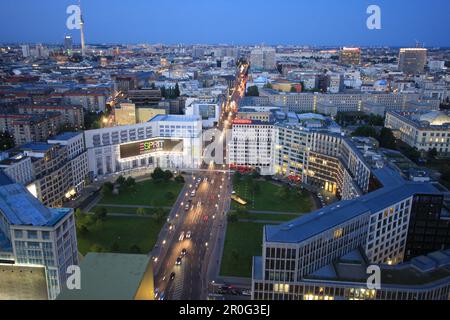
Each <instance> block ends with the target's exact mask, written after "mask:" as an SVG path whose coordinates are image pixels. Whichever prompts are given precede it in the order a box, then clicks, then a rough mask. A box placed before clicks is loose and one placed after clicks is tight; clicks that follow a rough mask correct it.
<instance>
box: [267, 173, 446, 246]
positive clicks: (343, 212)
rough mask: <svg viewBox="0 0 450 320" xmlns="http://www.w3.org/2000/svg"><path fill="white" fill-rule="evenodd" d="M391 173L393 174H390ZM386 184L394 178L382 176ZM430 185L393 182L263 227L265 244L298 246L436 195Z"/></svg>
mask: <svg viewBox="0 0 450 320" xmlns="http://www.w3.org/2000/svg"><path fill="white" fill-rule="evenodd" d="M392 174H393V173H392ZM385 178H386V179H387V180H386V181H393V182H396V179H394V178H393V177H389V175H387V174H386V175H385ZM436 193H439V191H438V190H437V189H436V188H435V187H434V186H433V185H431V184H427V183H412V182H405V183H402V184H399V183H396V184H394V185H393V186H387V187H384V188H381V189H378V190H376V191H374V192H371V193H369V194H367V195H365V196H362V197H360V198H357V199H354V200H348V201H341V202H338V203H336V204H333V205H330V206H327V207H325V208H322V209H321V210H318V211H316V212H313V213H311V214H308V215H305V216H302V217H300V218H298V219H296V220H293V221H291V222H287V223H284V224H281V225H276V226H273V225H270V226H265V237H266V239H265V240H266V241H267V242H282V243H299V242H302V241H305V240H307V239H309V238H311V237H313V236H315V235H318V234H320V233H323V232H325V231H327V230H331V229H333V228H336V227H337V226H339V225H341V224H343V223H345V222H347V221H349V220H352V219H354V218H356V217H358V216H360V215H363V214H366V213H376V212H379V211H381V210H383V209H385V208H387V207H389V206H390V205H392V204H394V203H397V202H399V201H401V200H405V199H407V198H409V197H411V196H412V195H414V194H436Z"/></svg>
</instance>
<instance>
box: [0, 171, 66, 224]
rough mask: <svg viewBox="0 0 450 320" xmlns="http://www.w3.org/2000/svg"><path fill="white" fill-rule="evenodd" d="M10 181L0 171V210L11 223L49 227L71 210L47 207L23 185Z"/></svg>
mask: <svg viewBox="0 0 450 320" xmlns="http://www.w3.org/2000/svg"><path fill="white" fill-rule="evenodd" d="M8 180H9V181H8ZM10 182H11V180H10V179H9V178H7V177H6V175H5V174H4V173H3V172H0V184H1V185H0V211H1V213H2V214H3V215H4V216H5V218H6V219H7V221H8V222H9V223H10V224H12V225H27V226H41V227H50V226H53V225H55V224H56V223H57V222H58V221H60V220H61V219H62V218H63V217H65V216H66V215H67V214H69V213H70V212H71V211H72V210H71V209H50V208H47V207H45V206H44V205H43V204H42V203H41V202H40V201H39V200H38V199H36V198H35V197H33V196H32V195H31V193H29V192H28V190H27V189H26V188H25V187H24V186H22V185H20V184H17V183H10Z"/></svg>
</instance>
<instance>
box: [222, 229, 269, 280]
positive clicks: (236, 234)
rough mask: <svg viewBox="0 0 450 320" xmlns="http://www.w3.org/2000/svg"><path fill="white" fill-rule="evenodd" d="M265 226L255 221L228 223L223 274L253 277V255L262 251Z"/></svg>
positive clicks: (258, 254)
mask: <svg viewBox="0 0 450 320" xmlns="http://www.w3.org/2000/svg"><path fill="white" fill-rule="evenodd" d="M263 227H264V224H261V223H253V222H235V223H228V227H227V235H226V239H225V247H224V251H223V256H222V265H221V268H220V275H221V276H224V277H243V278H251V273H252V260H253V257H254V256H260V255H261V253H262V240H263ZM233 252H234V254H237V256H235V255H234V254H233Z"/></svg>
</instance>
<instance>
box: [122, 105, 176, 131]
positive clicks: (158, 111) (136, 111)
mask: <svg viewBox="0 0 450 320" xmlns="http://www.w3.org/2000/svg"><path fill="white" fill-rule="evenodd" d="M167 109H168V108H167V107H159V106H156V107H151V106H136V104H134V103H130V102H126V101H123V102H120V103H119V104H117V105H116V107H115V109H114V118H115V122H116V125H119V126H126V125H134V124H138V123H144V122H147V121H149V120H151V119H153V118H154V117H156V116H157V115H166V114H168V113H169V112H168V110H167Z"/></svg>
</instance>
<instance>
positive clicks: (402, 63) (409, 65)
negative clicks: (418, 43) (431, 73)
mask: <svg viewBox="0 0 450 320" xmlns="http://www.w3.org/2000/svg"><path fill="white" fill-rule="evenodd" d="M427 52H428V50H427V49H424V48H402V49H400V56H399V61H398V69H399V70H400V71H402V72H404V73H406V74H420V73H423V71H424V69H425V65H426V63H427Z"/></svg>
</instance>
